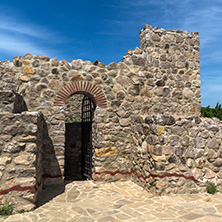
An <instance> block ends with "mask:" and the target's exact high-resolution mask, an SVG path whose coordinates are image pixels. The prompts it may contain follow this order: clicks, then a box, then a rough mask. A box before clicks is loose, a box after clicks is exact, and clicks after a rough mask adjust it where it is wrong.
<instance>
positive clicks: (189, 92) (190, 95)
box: [183, 88, 194, 99]
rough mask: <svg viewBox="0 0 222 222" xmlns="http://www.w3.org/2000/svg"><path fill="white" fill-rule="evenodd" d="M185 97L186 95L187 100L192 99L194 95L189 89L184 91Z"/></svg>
mask: <svg viewBox="0 0 222 222" xmlns="http://www.w3.org/2000/svg"><path fill="white" fill-rule="evenodd" d="M183 95H184V97H185V98H187V99H191V98H192V97H193V96H194V93H193V91H191V90H190V89H189V88H184V89H183Z"/></svg>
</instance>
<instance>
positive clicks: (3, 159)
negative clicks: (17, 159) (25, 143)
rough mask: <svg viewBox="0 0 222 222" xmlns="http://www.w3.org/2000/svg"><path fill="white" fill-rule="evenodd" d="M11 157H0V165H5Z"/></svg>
mask: <svg viewBox="0 0 222 222" xmlns="http://www.w3.org/2000/svg"><path fill="white" fill-rule="evenodd" d="M11 160H12V158H11V157H7V156H4V157H0V165H1V166H5V165H6V164H9V163H10V162H11Z"/></svg>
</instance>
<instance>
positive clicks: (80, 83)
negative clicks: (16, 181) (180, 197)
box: [0, 25, 221, 193]
mask: <svg viewBox="0 0 222 222" xmlns="http://www.w3.org/2000/svg"><path fill="white" fill-rule="evenodd" d="M140 42H141V46H140V47H139V48H138V47H136V48H135V50H129V51H128V53H127V54H126V56H124V57H123V60H122V62H119V63H115V62H112V63H110V64H109V65H107V66H106V65H105V64H103V63H102V62H99V61H97V60H96V61H95V62H94V63H91V62H90V61H82V60H81V59H78V60H72V61H71V62H70V63H69V62H67V61H65V60H62V61H58V60H57V59H55V58H54V59H50V58H48V57H47V56H38V55H32V54H26V55H25V56H23V57H21V56H17V57H15V58H14V60H13V63H11V62H9V61H4V62H0V79H1V84H0V91H1V94H0V110H1V112H4V115H9V112H10V111H11V110H13V106H14V103H13V102H12V101H13V99H12V98H13V96H14V94H10V93H11V92H12V90H14V91H15V92H16V93H19V94H20V95H22V96H23V99H24V101H25V103H26V105H27V110H28V111H29V112H38V113H39V112H41V113H42V114H43V116H44V118H43V119H44V124H43V140H42V155H41V156H42V157H41V158H42V159H41V160H42V173H41V174H42V175H44V176H42V184H43V186H47V185H55V184H60V183H62V182H63V179H64V151H65V145H64V143H65V120H66V118H67V117H68V116H69V115H70V113H71V112H72V113H75V112H73V111H72V110H76V107H78V106H79V105H76V104H80V102H77V100H78V99H77V100H76V99H74V97H75V98H80V99H81V98H82V97H83V95H87V96H89V97H90V98H91V99H92V100H93V102H94V103H96V104H97V107H96V109H95V112H94V119H93V132H92V138H93V148H92V149H93V179H94V180H108V181H115V180H118V179H123V178H125V179H129V178H132V179H133V181H135V182H137V183H139V184H140V185H142V186H143V187H145V188H146V189H147V190H149V191H152V192H154V193H170V192H174V193H176V192H193V190H194V189H195V190H196V191H198V189H199V188H198V187H202V186H200V185H199V184H201V183H202V184H203V183H204V182H205V181H207V180H212V179H214V180H216V179H215V178H218V180H216V181H215V182H216V183H218V185H220V183H219V182H218V181H219V178H220V175H219V171H218V170H219V169H220V166H219V165H220V164H219V162H220V156H217V155H219V154H220V149H221V143H220V139H219V138H220V132H221V126H220V122H219V121H218V120H209V119H203V118H201V119H200V118H199V116H200V109H201V101H200V97H201V94H200V59H199V36H198V33H196V32H194V33H191V34H190V33H188V32H186V31H181V30H177V31H173V30H168V31H166V30H164V29H158V28H152V27H151V26H149V25H146V26H145V27H144V29H143V30H141V32H140ZM6 93H7V95H8V96H1V95H6ZM5 97H7V98H5ZM73 101H75V102H73ZM78 101H79V100H78ZM19 107H22V106H19ZM22 108H23V107H22ZM22 108H21V109H22ZM23 110H25V109H22V111H23ZM5 113H7V114H5ZM20 115H29V114H28V113H27V114H26V112H22V114H20ZM73 115H76V116H79V112H76V113H75V114H73ZM212 121H214V122H215V123H213V122H212ZM208 123H209V124H208ZM215 124H216V126H215V127H214V125H215ZM208 125H210V127H209V126H208ZM4 127H6V126H5V125H4V126H3V128H4ZM25 127H26V126H25ZM212 129H213V130H212ZM215 129H217V130H215ZM38 130H40V129H38ZM195 130H196V131H198V133H196V134H195V133H194V132H193V131H195ZM205 131H206V132H205ZM207 132H208V134H209V135H208V136H206V135H205V134H206V133H207ZM1 141H3V139H2V135H1ZM203 141H204V142H203ZM216 141H217V144H216ZM200 144H201V145H200ZM203 144H204V145H205V144H206V147H204V146H203ZM209 144H210V145H209ZM212 144H213V145H212ZM215 144H216V145H215ZM0 145H1V150H3V149H4V147H5V146H6V145H5V143H0ZM22 152H23V151H22ZM192 152H194V154H193V156H192ZM190 153H191V154H190ZM212 153H213V154H212ZM18 154H20V153H19V152H18ZM36 155H37V154H36ZM211 155H213V157H212V158H209V157H208V156H210V157H211ZM1 158H2V157H1ZM201 161H202V162H203V164H202V165H201V164H200V163H202V162H201ZM199 162H200V163H199ZM215 162H216V163H215ZM198 164H199V165H198ZM215 164H216V166H215ZM218 164H219V165H218ZM6 165H7V163H6ZM200 165H201V166H202V168H200V167H199V166H200ZM209 174H211V175H214V176H215V177H214V178H213V177H211V176H209ZM5 178H6V177H5ZM181 181H182V182H181ZM199 181H200V182H201V183H199ZM181 184H182V185H181ZM9 188H10V187H7V189H9ZM174 188H175V189H174ZM192 188H194V189H192ZM1 189H2V190H4V189H5V188H1ZM181 190H183V191H181Z"/></svg>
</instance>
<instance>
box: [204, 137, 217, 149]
mask: <svg viewBox="0 0 222 222" xmlns="http://www.w3.org/2000/svg"><path fill="white" fill-rule="evenodd" d="M207 147H208V148H210V149H218V148H219V144H218V142H217V140H216V139H215V138H213V139H209V140H208V142H207Z"/></svg>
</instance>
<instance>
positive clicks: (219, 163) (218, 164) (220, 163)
mask: <svg viewBox="0 0 222 222" xmlns="http://www.w3.org/2000/svg"><path fill="white" fill-rule="evenodd" d="M213 165H214V166H216V167H221V166H222V159H221V158H218V159H216V160H215V161H214V162H213Z"/></svg>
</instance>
